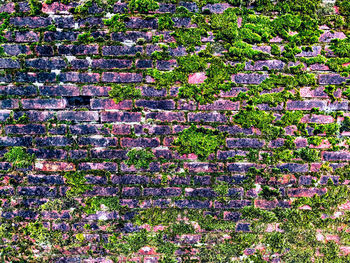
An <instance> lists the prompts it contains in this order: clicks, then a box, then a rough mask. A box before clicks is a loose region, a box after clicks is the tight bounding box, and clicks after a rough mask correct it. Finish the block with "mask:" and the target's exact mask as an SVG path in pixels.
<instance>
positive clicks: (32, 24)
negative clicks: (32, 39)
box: [10, 17, 52, 28]
mask: <svg viewBox="0 0 350 263" xmlns="http://www.w3.org/2000/svg"><path fill="white" fill-rule="evenodd" d="M10 24H12V25H14V26H18V27H29V28H38V27H47V26H49V25H51V24H52V19H51V18H50V17H11V18H10Z"/></svg>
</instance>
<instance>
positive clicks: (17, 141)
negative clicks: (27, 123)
mask: <svg viewBox="0 0 350 263" xmlns="http://www.w3.org/2000/svg"><path fill="white" fill-rule="evenodd" d="M31 145H32V138H31V137H29V136H23V137H0V146H10V147H13V146H25V147H28V146H31Z"/></svg>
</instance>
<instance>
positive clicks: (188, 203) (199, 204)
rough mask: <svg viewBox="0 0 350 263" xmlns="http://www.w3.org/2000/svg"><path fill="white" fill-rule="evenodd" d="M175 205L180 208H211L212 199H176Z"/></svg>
mask: <svg viewBox="0 0 350 263" xmlns="http://www.w3.org/2000/svg"><path fill="white" fill-rule="evenodd" d="M175 206H176V207H178V208H193V209H205V208H210V201H198V200H175Z"/></svg>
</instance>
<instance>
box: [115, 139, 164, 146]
mask: <svg viewBox="0 0 350 263" xmlns="http://www.w3.org/2000/svg"><path fill="white" fill-rule="evenodd" d="M120 144H121V146H122V147H158V146H159V140H158V139H156V138H154V139H149V138H137V139H132V138H122V139H121V141H120Z"/></svg>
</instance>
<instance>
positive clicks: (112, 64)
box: [92, 59, 132, 69]
mask: <svg viewBox="0 0 350 263" xmlns="http://www.w3.org/2000/svg"><path fill="white" fill-rule="evenodd" d="M131 64H132V60H128V59H94V60H93V61H92V68H105V69H115V68H122V69H124V68H130V67H131Z"/></svg>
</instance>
